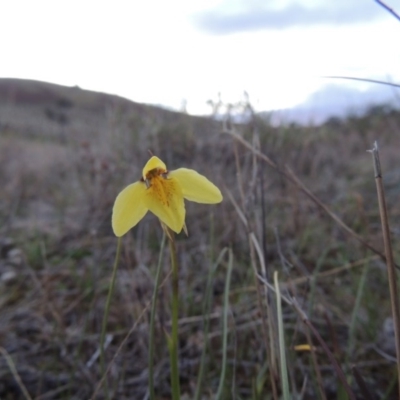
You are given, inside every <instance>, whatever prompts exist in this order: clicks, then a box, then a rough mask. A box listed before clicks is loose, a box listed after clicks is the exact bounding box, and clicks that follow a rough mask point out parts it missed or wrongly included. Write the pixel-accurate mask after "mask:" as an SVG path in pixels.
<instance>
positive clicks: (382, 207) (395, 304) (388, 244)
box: [369, 142, 400, 398]
mask: <svg viewBox="0 0 400 400" xmlns="http://www.w3.org/2000/svg"><path fill="white" fill-rule="evenodd" d="M369 151H370V152H371V153H372V159H373V164H374V173H375V182H376V190H377V194H378V202H379V213H380V215H381V224H382V233H383V242H384V246H385V254H386V265H387V271H388V280H389V290H390V301H391V305H392V315H393V324H394V334H395V343H396V355H397V373H398V382H399V398H400V307H399V296H398V291H397V275H396V269H395V264H394V259H393V250H392V241H391V239H390V229H389V219H388V213H387V207H386V200H385V192H384V188H383V183H382V171H381V164H380V160H379V150H378V144H377V142H375V143H374V147H373V148H372V150H369Z"/></svg>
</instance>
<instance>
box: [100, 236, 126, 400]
mask: <svg viewBox="0 0 400 400" xmlns="http://www.w3.org/2000/svg"><path fill="white" fill-rule="evenodd" d="M121 243H122V240H121V238H120V237H119V238H118V241H117V252H116V254H115V261H114V266H113V271H112V276H111V283H110V286H109V289H108V295H107V300H106V308H105V310H104V316H103V324H102V327H101V335H100V370H101V376H102V377H103V375H104V374H105V349H104V342H105V337H106V330H107V321H108V315H109V313H110V304H111V298H112V295H113V293H114V286H115V279H116V276H117V270H118V263H119V257H120V255H121ZM104 382H105V385H104V386H105V392H106V398H107V399H109V398H110V394H109V392H108V381H107V379H104Z"/></svg>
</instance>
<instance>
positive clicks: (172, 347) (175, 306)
mask: <svg viewBox="0 0 400 400" xmlns="http://www.w3.org/2000/svg"><path fill="white" fill-rule="evenodd" d="M168 237H169V250H170V253H171V266H172V310H171V314H172V330H171V338H170V339H169V351H170V362H171V387H172V399H173V400H179V399H180V387H179V367H178V311H179V276H178V259H177V256H176V246H175V237H174V233H173V232H172V231H171V230H169V235H168Z"/></svg>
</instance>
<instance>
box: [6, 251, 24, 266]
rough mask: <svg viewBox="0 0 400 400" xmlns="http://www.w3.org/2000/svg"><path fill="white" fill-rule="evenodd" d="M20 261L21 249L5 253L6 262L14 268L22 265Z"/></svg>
mask: <svg viewBox="0 0 400 400" xmlns="http://www.w3.org/2000/svg"><path fill="white" fill-rule="evenodd" d="M22 260H23V258H22V251H21V249H12V250H10V251H9V252H8V253H7V261H8V262H9V263H10V264H12V265H14V266H16V267H17V266H19V265H21V264H22Z"/></svg>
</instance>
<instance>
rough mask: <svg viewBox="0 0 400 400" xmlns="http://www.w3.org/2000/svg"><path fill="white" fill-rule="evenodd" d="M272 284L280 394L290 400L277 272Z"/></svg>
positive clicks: (285, 399)
mask: <svg viewBox="0 0 400 400" xmlns="http://www.w3.org/2000/svg"><path fill="white" fill-rule="evenodd" d="M274 284H275V290H276V304H277V318H278V335H279V356H280V357H279V358H280V361H281V362H280V366H281V381H282V394H283V399H284V400H290V390H289V377H288V372H287V365H286V346H285V334H284V329H283V315H282V303H281V291H280V289H279V282H278V272H277V271H275V272H274Z"/></svg>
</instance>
